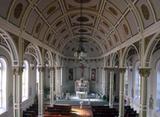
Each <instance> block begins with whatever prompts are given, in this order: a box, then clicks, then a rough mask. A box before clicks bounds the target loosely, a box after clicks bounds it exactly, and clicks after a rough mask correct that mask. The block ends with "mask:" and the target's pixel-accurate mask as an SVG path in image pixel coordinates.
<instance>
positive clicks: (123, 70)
mask: <svg viewBox="0 0 160 117" xmlns="http://www.w3.org/2000/svg"><path fill="white" fill-rule="evenodd" d="M118 69H119V72H120V73H125V72H126V68H125V67H121V68H118Z"/></svg>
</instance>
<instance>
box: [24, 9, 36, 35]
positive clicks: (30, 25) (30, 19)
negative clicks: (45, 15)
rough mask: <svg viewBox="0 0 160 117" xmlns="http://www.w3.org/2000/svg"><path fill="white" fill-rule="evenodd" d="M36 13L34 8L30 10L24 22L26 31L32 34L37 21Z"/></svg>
mask: <svg viewBox="0 0 160 117" xmlns="http://www.w3.org/2000/svg"><path fill="white" fill-rule="evenodd" d="M37 17H38V14H37V12H36V11H35V10H32V11H31V12H30V14H29V16H28V20H27V23H26V31H27V32H28V33H30V34H32V31H33V27H34V24H35V23H36V22H37Z"/></svg>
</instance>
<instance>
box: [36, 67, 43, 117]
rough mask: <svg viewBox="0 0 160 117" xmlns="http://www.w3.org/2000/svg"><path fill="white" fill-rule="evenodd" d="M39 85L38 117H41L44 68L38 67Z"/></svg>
mask: <svg viewBox="0 0 160 117" xmlns="http://www.w3.org/2000/svg"><path fill="white" fill-rule="evenodd" d="M38 70H39V84H38V117H43V78H44V71H45V67H44V66H39V67H38Z"/></svg>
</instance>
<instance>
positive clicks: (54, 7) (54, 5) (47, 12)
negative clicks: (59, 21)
mask: <svg viewBox="0 0 160 117" xmlns="http://www.w3.org/2000/svg"><path fill="white" fill-rule="evenodd" d="M58 10H60V6H59V3H58V1H54V2H49V4H47V5H46V7H45V8H44V9H43V11H42V13H43V15H44V16H45V18H46V19H48V17H50V16H51V15H54V14H55V12H56V11H58Z"/></svg>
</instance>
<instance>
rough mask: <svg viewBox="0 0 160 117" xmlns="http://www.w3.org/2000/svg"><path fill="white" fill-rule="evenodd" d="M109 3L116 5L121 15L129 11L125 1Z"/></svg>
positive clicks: (119, 0)
mask: <svg viewBox="0 0 160 117" xmlns="http://www.w3.org/2000/svg"><path fill="white" fill-rule="evenodd" d="M108 2H110V3H112V4H114V6H116V7H117V9H119V11H120V12H121V13H124V12H125V10H126V9H127V3H126V2H125V0H108Z"/></svg>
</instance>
